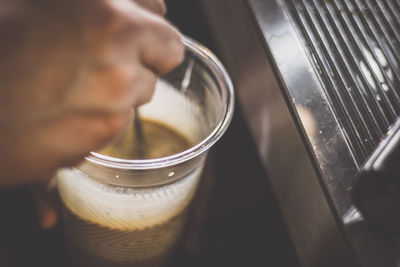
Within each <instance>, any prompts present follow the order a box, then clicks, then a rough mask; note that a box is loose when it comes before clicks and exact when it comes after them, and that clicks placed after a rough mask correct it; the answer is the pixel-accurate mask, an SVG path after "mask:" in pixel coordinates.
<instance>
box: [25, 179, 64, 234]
mask: <svg viewBox="0 0 400 267" xmlns="http://www.w3.org/2000/svg"><path fill="white" fill-rule="evenodd" d="M56 190H57V189H56V184H55V179H50V180H47V181H45V182H40V183H37V184H34V185H32V188H31V191H32V196H33V200H34V202H35V207H36V214H37V218H38V221H39V225H40V226H41V227H42V228H43V229H51V228H53V227H54V226H55V225H56V224H57V222H58V218H59V206H58V200H57V191H56Z"/></svg>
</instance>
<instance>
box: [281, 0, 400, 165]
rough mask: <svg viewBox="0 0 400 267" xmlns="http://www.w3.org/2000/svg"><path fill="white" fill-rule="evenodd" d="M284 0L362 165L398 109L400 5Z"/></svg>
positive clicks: (345, 0)
mask: <svg viewBox="0 0 400 267" xmlns="http://www.w3.org/2000/svg"><path fill="white" fill-rule="evenodd" d="M283 3H285V6H286V8H287V10H288V13H289V14H290V17H291V20H292V22H293V24H294V26H295V28H296V30H297V33H298V34H299V35H300V37H301V41H302V42H303V46H304V47H305V48H306V51H307V54H308V57H309V59H310V62H311V63H312V65H313V67H314V69H315V72H316V73H317V75H318V78H319V79H320V80H321V84H322V85H323V88H324V90H325V92H326V95H327V96H328V99H329V103H330V105H331V106H332V108H333V109H334V112H335V114H336V115H337V118H338V120H339V123H340V125H341V126H342V129H343V131H344V133H345V136H346V141H347V142H348V145H349V147H350V149H351V152H352V155H353V156H354V158H355V160H356V162H357V164H359V165H360V164H362V163H363V162H364V161H365V160H366V158H367V157H368V156H369V155H370V154H371V153H372V151H373V150H374V148H375V147H376V145H377V144H378V142H379V141H380V140H381V138H382V137H383V136H384V135H385V134H386V132H387V130H388V128H389V126H390V125H391V124H392V123H393V122H394V120H395V118H396V117H397V116H398V115H399V114H400V67H399V63H400V42H399V40H400V5H399V3H398V2H397V1H394V0H384V1H365V0H361V1H360V0H351V1H349V0H335V1H333V0H332V1H307V0H306V1H296V0H290V1H283Z"/></svg>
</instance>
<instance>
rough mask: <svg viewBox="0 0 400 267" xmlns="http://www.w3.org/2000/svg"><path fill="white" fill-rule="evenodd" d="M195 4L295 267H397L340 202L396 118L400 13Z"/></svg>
mask: <svg viewBox="0 0 400 267" xmlns="http://www.w3.org/2000/svg"><path fill="white" fill-rule="evenodd" d="M217 2H218V3H217ZM228 2H229V3H228ZM204 3H205V4H204V5H205V6H206V10H207V12H208V15H209V17H210V23H211V25H212V28H213V31H214V34H215V37H216V40H218V45H219V47H220V49H221V51H222V53H223V60H224V63H225V65H226V66H227V68H228V70H229V71H230V72H231V75H232V78H233V80H234V82H235V87H236V88H237V89H238V90H239V98H240V101H241V105H242V106H243V109H244V111H245V114H246V119H247V121H248V123H249V125H250V128H251V130H252V133H253V136H254V139H255V140H256V142H257V144H258V149H259V154H260V156H261V158H262V160H263V163H264V166H265V167H266V169H267V170H268V172H269V174H270V181H271V184H272V185H273V188H274V191H275V193H276V195H277V198H278V200H279V205H280V207H281V209H282V213H283V215H284V217H285V221H286V223H287V225H288V228H289V232H290V234H291V237H292V240H293V242H294V244H295V246H296V251H297V253H298V256H299V258H300V261H301V263H302V265H304V266H371V267H372V266H374V267H375V266H398V264H399V260H398V255H399V253H398V251H396V245H395V241H394V240H393V239H392V238H390V237H388V236H385V235H382V234H381V233H380V232H377V231H375V230H374V229H373V228H371V227H370V225H369V224H368V223H367V222H366V221H365V220H364V219H363V217H362V216H361V215H360V213H359V212H358V210H357V209H356V208H355V207H354V205H353V202H352V199H351V194H350V190H351V186H352V183H353V181H354V179H355V175H356V173H357V172H358V170H359V168H360V166H361V165H362V163H363V162H364V161H365V160H366V159H367V158H368V156H369V155H370V154H371V153H372V151H373V150H374V149H375V147H376V146H377V144H378V143H379V141H380V140H381V138H382V137H383V136H384V135H385V134H386V132H387V130H388V127H389V126H390V125H391V124H392V123H393V122H394V120H395V118H396V116H397V115H398V114H399V111H400V102H399V92H400V86H399V77H400V76H399V75H398V73H399V65H398V64H399V62H400V60H398V57H399V51H400V50H399V41H398V40H399V38H398V37H399V31H400V28H399V18H400V16H399V14H400V13H399V2H398V1H397V2H396V1H394V0H388V1H372V0H352V1H347V0H346V1H344V0H343V1H342V0H335V1H334V0H331V1H330V0H324V1H323V0H318V1H317V0H302V1H300V0H297V1H295V0H293V1H292V0H274V1H273V0H271V1H267V0H243V1H240V0H236V1H212V0H208V1H204ZM321 257H322V258H323V259H321ZM330 264H331V265H330Z"/></svg>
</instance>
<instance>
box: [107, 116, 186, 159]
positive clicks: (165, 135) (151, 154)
mask: <svg viewBox="0 0 400 267" xmlns="http://www.w3.org/2000/svg"><path fill="white" fill-rule="evenodd" d="M141 124H142V132H143V140H142V141H143V142H142V143H141V144H140V145H142V147H143V148H144V152H145V153H144V155H141V154H140V153H139V151H138V148H137V146H138V144H137V136H136V135H135V130H134V128H133V126H132V125H131V126H130V127H129V128H128V130H127V132H126V133H125V134H124V136H122V138H121V139H120V140H118V141H117V142H116V143H114V144H112V145H110V146H108V147H106V148H105V149H103V150H101V151H100V153H101V154H104V155H108V156H111V157H116V158H122V159H155V158H162V157H166V156H170V155H173V154H177V153H180V152H182V151H184V150H186V149H188V148H190V147H191V144H190V142H189V140H188V139H186V138H185V137H184V136H183V135H181V134H180V133H178V132H177V131H176V130H174V129H172V128H170V127H168V126H166V125H164V124H162V123H160V122H156V121H152V120H148V119H143V120H141Z"/></svg>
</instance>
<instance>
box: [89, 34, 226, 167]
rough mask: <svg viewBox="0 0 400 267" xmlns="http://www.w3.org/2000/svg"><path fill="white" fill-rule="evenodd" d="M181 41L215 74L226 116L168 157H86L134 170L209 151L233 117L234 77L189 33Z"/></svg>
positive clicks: (94, 161) (103, 163) (178, 161)
mask: <svg viewBox="0 0 400 267" xmlns="http://www.w3.org/2000/svg"><path fill="white" fill-rule="evenodd" d="M182 42H183V43H184V45H185V48H186V50H189V51H191V52H193V53H194V54H195V55H196V56H197V57H198V58H199V59H200V60H201V61H202V63H204V64H205V65H206V66H207V67H208V68H209V69H210V70H211V72H212V73H213V74H214V75H215V78H216V81H217V86H219V87H220V88H221V89H222V94H223V98H226V100H227V102H226V108H225V110H224V113H223V117H222V119H221V120H220V121H219V122H218V124H217V125H216V126H215V128H214V129H213V131H212V132H211V133H210V134H209V135H208V136H206V137H205V138H203V139H202V141H201V142H199V143H197V144H196V145H194V146H193V147H191V148H189V149H187V150H184V151H182V152H180V153H177V154H173V155H170V156H167V157H161V158H155V159H139V160H138V159H120V158H115V157H110V156H106V155H103V154H100V153H97V152H90V154H89V155H88V156H86V157H85V159H86V160H87V161H89V162H92V163H95V164H99V165H102V166H105V167H111V168H119V169H131V170H146V169H158V168H164V167H169V166H174V165H178V164H180V163H183V162H186V161H188V160H190V159H192V158H195V157H197V156H199V155H201V154H203V153H204V152H206V151H208V150H209V149H210V148H211V147H212V146H213V145H214V144H215V143H216V142H217V141H218V140H219V139H220V138H221V136H222V135H223V134H224V133H225V131H226V130H227V128H228V126H229V124H230V122H231V120H232V116H233V110H234V90H233V84H232V81H231V79H230V77H229V75H228V73H227V71H226V70H225V68H224V66H223V65H222V63H221V62H220V61H219V60H218V58H217V57H216V56H215V55H214V54H213V53H212V52H211V51H210V50H209V49H207V48H206V47H204V46H203V45H201V44H200V43H198V42H196V41H194V40H193V39H191V38H189V37H187V36H182ZM224 95H225V96H224Z"/></svg>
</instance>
